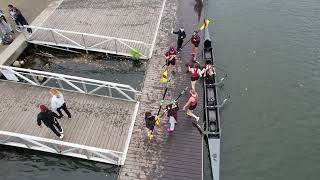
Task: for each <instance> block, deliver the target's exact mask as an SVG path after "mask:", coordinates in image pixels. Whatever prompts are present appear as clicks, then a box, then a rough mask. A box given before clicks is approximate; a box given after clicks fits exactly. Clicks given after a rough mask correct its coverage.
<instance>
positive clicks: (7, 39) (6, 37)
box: [0, 34, 13, 45]
mask: <svg viewBox="0 0 320 180" xmlns="http://www.w3.org/2000/svg"><path fill="white" fill-rule="evenodd" d="M0 41H1V42H0V43H1V44H2V45H8V44H11V43H12V41H13V38H12V36H11V35H8V34H5V35H3V36H2V37H1V39H0Z"/></svg>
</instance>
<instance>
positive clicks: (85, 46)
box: [81, 34, 89, 54]
mask: <svg viewBox="0 0 320 180" xmlns="http://www.w3.org/2000/svg"><path fill="white" fill-rule="evenodd" d="M81 37H82V41H83V45H84V48H85V49H86V53H87V54H89V52H88V48H87V45H86V41H85V39H84V36H83V34H81Z"/></svg>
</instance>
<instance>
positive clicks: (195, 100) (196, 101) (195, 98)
mask: <svg viewBox="0 0 320 180" xmlns="http://www.w3.org/2000/svg"><path fill="white" fill-rule="evenodd" d="M190 99H191V105H192V106H194V105H196V104H197V103H198V96H193V95H192V96H191V97H190Z"/></svg>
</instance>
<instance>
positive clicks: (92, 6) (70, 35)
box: [24, 0, 166, 59]
mask: <svg viewBox="0 0 320 180" xmlns="http://www.w3.org/2000/svg"><path fill="white" fill-rule="evenodd" d="M165 1H166V0H147V1H146V0H130V1H126V0H118V1H106V0H77V1H74V0H61V1H60V3H58V4H57V6H56V9H55V10H54V11H53V12H52V13H51V14H49V15H47V17H46V18H45V19H44V21H43V23H41V24H40V25H37V26H26V27H29V28H32V29H33V31H34V32H33V33H32V34H28V33H26V32H25V33H24V34H25V37H26V38H27V41H28V42H29V43H33V44H39V45H46V46H54V47H62V48H73V49H82V50H86V51H97V52H103V53H111V54H118V55H124V56H130V55H131V52H132V51H133V50H137V51H138V52H140V53H141V58H144V59H149V58H151V56H152V53H153V49H154V46H155V42H156V37H157V33H158V29H159V25H160V20H161V17H162V13H163V10H164V5H165Z"/></svg>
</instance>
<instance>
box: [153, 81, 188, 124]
mask: <svg viewBox="0 0 320 180" xmlns="http://www.w3.org/2000/svg"><path fill="white" fill-rule="evenodd" d="M187 90H188V86H187V87H186V88H184V90H182V91H181V92H180V94H179V96H178V97H177V98H176V99H174V100H173V101H172V103H174V104H175V103H177V101H178V100H179V98H180V97H181V96H182V95H184V93H186V91H187ZM167 111H168V109H166V110H165V111H164V112H163V113H162V114H161V116H158V119H159V121H160V118H162V117H163V116H164V114H165V113H166V112H167ZM158 119H157V120H158Z"/></svg>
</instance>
